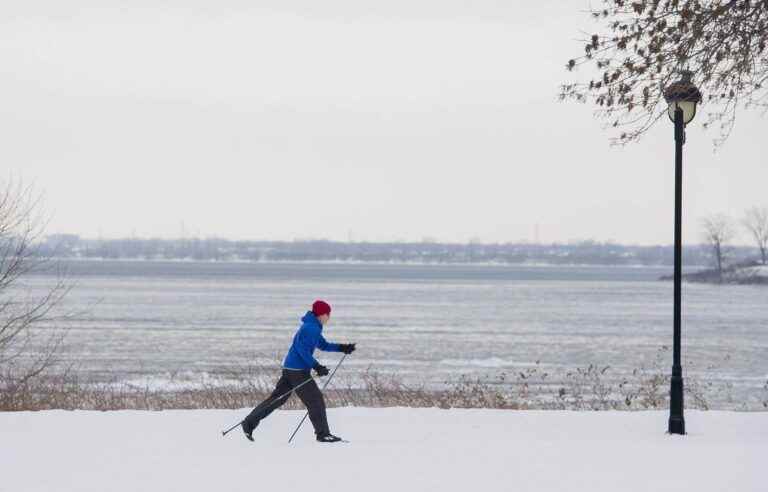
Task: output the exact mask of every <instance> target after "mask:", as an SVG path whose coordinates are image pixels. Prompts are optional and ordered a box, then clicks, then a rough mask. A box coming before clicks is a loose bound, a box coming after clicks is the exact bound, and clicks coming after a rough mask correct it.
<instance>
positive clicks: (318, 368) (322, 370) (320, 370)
mask: <svg viewBox="0 0 768 492" xmlns="http://www.w3.org/2000/svg"><path fill="white" fill-rule="evenodd" d="M312 369H314V370H315V372H316V373H317V375H318V376H327V375H328V372H329V371H328V368H327V367H325V366H324V365H322V364H320V363H319V362H318V363H317V364H315V366H314V367H313V368H312Z"/></svg>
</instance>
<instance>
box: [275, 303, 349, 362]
mask: <svg viewBox="0 0 768 492" xmlns="http://www.w3.org/2000/svg"><path fill="white" fill-rule="evenodd" d="M316 348H319V349H320V350H324V351H326V352H341V349H340V348H339V344H338V343H328V342H327V341H326V340H325V338H323V325H321V324H320V321H319V320H318V319H317V316H315V314H314V313H313V312H312V311H307V314H305V315H304V317H303V318H301V326H300V327H299V331H297V332H296V334H295V335H294V336H293V343H292V344H291V348H290V349H289V350H288V355H286V356H285V361H283V367H284V368H286V369H300V370H306V369H312V368H313V367H314V366H315V364H317V359H315V357H314V356H313V355H312V354H313V353H314V351H315V349H316Z"/></svg>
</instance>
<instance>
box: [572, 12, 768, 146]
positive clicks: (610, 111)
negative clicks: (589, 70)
mask: <svg viewBox="0 0 768 492" xmlns="http://www.w3.org/2000/svg"><path fill="white" fill-rule="evenodd" d="M602 4H603V5H602V7H601V8H596V9H591V10H590V15H591V16H592V17H593V18H594V19H595V20H596V21H598V22H600V23H601V24H602V26H603V27H602V29H600V31H601V32H597V33H594V34H591V35H588V34H586V33H585V39H584V43H585V46H584V54H583V55H581V56H579V57H577V58H573V59H571V60H569V61H568V63H567V65H566V67H567V69H568V70H571V71H572V70H574V69H575V68H577V67H579V66H580V65H583V64H590V65H592V64H593V65H594V67H595V68H596V69H597V74H596V76H594V78H591V80H589V81H584V80H581V81H577V82H571V83H567V84H564V85H563V86H562V87H561V93H560V98H561V100H576V101H582V102H585V101H588V100H591V101H593V102H594V103H595V104H596V105H597V107H598V110H597V116H598V117H601V118H604V119H606V120H608V125H609V126H611V127H613V128H615V129H616V137H615V138H614V141H615V142H617V143H627V142H630V141H633V140H637V139H638V138H639V137H640V136H641V135H642V134H643V133H645V132H646V131H647V130H648V129H649V128H650V127H651V126H653V124H654V123H655V122H656V121H658V119H659V118H660V117H661V116H662V115H663V114H664V111H665V110H666V104H665V102H664V94H663V92H664V88H665V87H667V86H668V85H669V84H670V83H671V82H673V81H674V80H675V79H676V78H677V77H679V73H680V71H681V70H684V69H687V70H690V71H692V72H693V73H694V79H695V80H694V81H695V82H696V83H697V84H698V85H699V89H701V91H702V92H703V93H704V94H705V102H706V103H707V104H708V106H709V107H711V108H712V109H711V110H710V111H709V118H708V119H707V121H706V122H705V127H706V126H709V125H711V124H712V123H715V122H719V123H720V135H719V137H718V138H717V139H716V140H715V143H716V144H720V143H722V142H723V141H725V139H727V138H728V136H729V135H730V132H731V130H732V128H733V125H734V122H735V120H736V110H737V108H738V107H740V106H743V107H745V108H751V107H763V108H765V107H768V50H766V45H768V0H634V1H630V0H602Z"/></svg>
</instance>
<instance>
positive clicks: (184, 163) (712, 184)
mask: <svg viewBox="0 0 768 492" xmlns="http://www.w3.org/2000/svg"><path fill="white" fill-rule="evenodd" d="M195 4H199V6H197V7H196V6H194V5H195ZM588 5H589V4H588V2H586V1H581V0H568V1H564V0H543V1H537V2H521V1H515V0H509V1H507V2H497V1H490V0H488V1H476V2H464V1H450V0H428V1H416V0H407V1H405V0H403V1H401V0H387V1H386V2H384V1H379V2H367V1H362V0H347V1H343V0H325V1H322V2H318V1H316V0H304V1H293V2H285V1H280V0H278V1H268V2H259V1H258V0H253V1H231V0H220V1H217V2H201V1H198V2H195V1H189V0H187V1H157V0H153V1H151V2H150V1H146V2H145V1H132V2H116V1H109V0H106V1H105V0H99V1H85V0H70V1H67V2H60V1H58V0H56V1H52V0H47V1H24V2H21V1H16V2H8V1H6V0H2V9H0V170H1V171H2V176H0V178H2V179H8V178H11V177H13V178H17V179H19V178H20V179H23V180H24V181H26V182H34V183H35V186H36V188H37V189H38V190H39V191H42V192H44V193H45V204H46V207H47V209H48V210H49V211H50V213H51V215H52V220H51V224H50V227H49V232H72V233H77V234H81V235H84V236H88V237H97V236H101V237H126V236H131V235H136V236H140V237H148V236H159V237H179V236H181V235H186V236H187V237H189V236H193V235H194V236H200V237H211V236H219V237H228V238H244V239H294V238H328V239H339V240H347V239H349V238H351V239H353V240H358V241H360V240H369V241H375V240H421V239H422V238H427V237H429V238H433V239H437V240H443V241H468V240H471V239H476V240H481V241H484V242H507V241H519V240H534V239H535V238H536V231H537V230H538V237H539V239H540V240H542V241H547V242H549V241H569V240H577V239H590V238H591V239H596V240H614V241H619V242H624V243H637V244H657V243H658V244H669V243H671V242H672V232H673V227H672V204H673V178H674V174H673V171H674V169H673V164H674V161H673V158H674V143H673V134H672V127H671V125H670V124H669V123H668V122H667V121H662V122H661V124H660V125H657V127H656V128H654V130H653V131H651V132H650V133H649V134H648V135H647V136H646V137H645V138H644V139H643V140H642V141H641V142H640V143H639V144H635V145H631V146H629V147H626V148H612V147H610V146H609V142H608V138H609V133H606V132H605V131H603V130H602V122H600V121H598V120H595V119H594V118H592V108H591V107H589V106H585V105H578V104H563V103H559V102H557V93H558V86H559V84H560V83H562V82H563V81H565V80H567V78H568V74H567V73H566V72H565V70H564V68H563V67H564V64H565V62H566V61H567V60H568V59H569V58H570V57H572V56H575V55H577V54H578V53H580V52H581V43H580V42H579V41H578V38H579V32H580V29H585V30H592V29H593V28H594V27H593V24H592V23H591V21H590V20H589V19H588V17H587V16H585V14H584V13H583V10H584V9H585V8H587V7H588ZM702 120H703V118H701V119H700V120H699V121H698V123H699V124H696V123H697V122H694V124H692V125H691V127H689V129H688V143H687V145H686V150H685V159H686V161H685V164H686V169H685V173H686V183H685V225H684V227H685V239H686V242H699V240H700V228H699V220H700V218H701V217H702V216H704V215H706V214H710V213H715V212H722V213H728V214H731V215H733V216H734V217H738V216H740V215H741V214H742V213H743V211H744V209H745V208H747V207H749V206H753V205H768V187H767V186H766V184H767V183H768V165H766V164H767V162H766V161H767V160H768V152H767V151H766V149H767V148H768V145H767V144H766V134H768V133H767V132H766V128H767V125H768V119H765V118H761V117H760V116H759V114H755V113H752V114H750V113H746V112H742V113H741V114H740V115H739V119H738V122H737V126H736V128H735V131H734V133H733V136H732V137H731V139H730V140H729V141H728V143H727V144H726V146H725V147H724V148H723V149H721V150H719V151H718V152H716V153H715V152H713V146H712V139H713V137H715V136H716V135H715V134H714V133H706V132H704V130H703V129H702V128H701V126H700V123H701V121H702ZM537 225H538V227H537ZM746 239H747V238H746V236H745V235H742V240H743V241H746Z"/></svg>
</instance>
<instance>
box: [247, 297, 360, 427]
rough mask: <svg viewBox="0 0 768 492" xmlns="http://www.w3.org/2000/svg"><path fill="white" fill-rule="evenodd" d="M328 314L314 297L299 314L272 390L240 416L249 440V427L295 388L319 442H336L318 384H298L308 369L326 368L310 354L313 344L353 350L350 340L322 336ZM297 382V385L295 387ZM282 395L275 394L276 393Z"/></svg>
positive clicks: (322, 370) (322, 373)
mask: <svg viewBox="0 0 768 492" xmlns="http://www.w3.org/2000/svg"><path fill="white" fill-rule="evenodd" d="M330 318H331V306H330V305H328V303H327V302H325V301H315V303H314V304H312V311H308V312H307V314H305V315H304V317H303V318H301V326H300V327H299V330H298V331H297V332H296V334H295V335H294V336H293V343H292V344H291V348H290V349H289V350H288V355H286V356H285V361H283V374H282V376H281V377H280V379H279V380H278V381H277V384H276V385H275V390H274V391H273V392H272V394H271V395H270V397H269V398H267V399H266V400H264V401H263V402H261V403H260V404H259V405H258V406H257V407H256V408H254V409H253V411H252V412H251V413H250V414H249V415H248V416H247V417H246V418H245V420H243V422H242V424H241V426H242V428H243V432H245V437H247V438H248V439H249V440H251V441H253V435H252V434H253V430H254V429H255V428H256V426H258V425H259V422H261V420H262V419H264V418H266V417H267V416H268V415H269V414H270V413H272V412H273V411H274V410H275V409H276V408H279V407H280V406H282V405H283V404H284V403H285V402H286V401H288V398H290V396H291V394H292V391H291V390H292V389H294V388H296V391H295V392H296V394H297V395H299V398H300V399H301V401H302V402H303V403H304V405H306V407H307V410H308V411H309V420H310V421H311V422H312V425H313V426H314V428H315V435H316V436H317V440H318V441H320V442H338V441H341V439H340V438H338V437H336V436H334V435H333V434H331V431H330V430H329V429H328V418H327V416H326V414H325V400H324V399H323V393H322V392H321V391H320V388H318V387H317V383H315V381H314V380H312V381H309V382H308V383H306V384H304V385H301V384H302V383H304V382H305V381H307V380H308V379H310V378H311V377H312V375H311V374H310V369H314V370H315V372H316V373H317V375H318V376H326V375H327V374H328V368H327V367H325V366H324V365H322V364H320V363H319V362H318V361H317V359H315V358H314V356H313V355H312V354H313V353H314V351H315V349H316V348H319V349H320V350H324V351H326V352H343V353H345V354H351V353H352V352H354V351H355V344H354V343H329V342H327V341H326V340H325V338H323V325H325V324H327V323H328V320H329V319H330ZM299 385H301V386H300V387H299ZM281 395H283V396H282V398H278V397H279V396H281Z"/></svg>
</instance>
